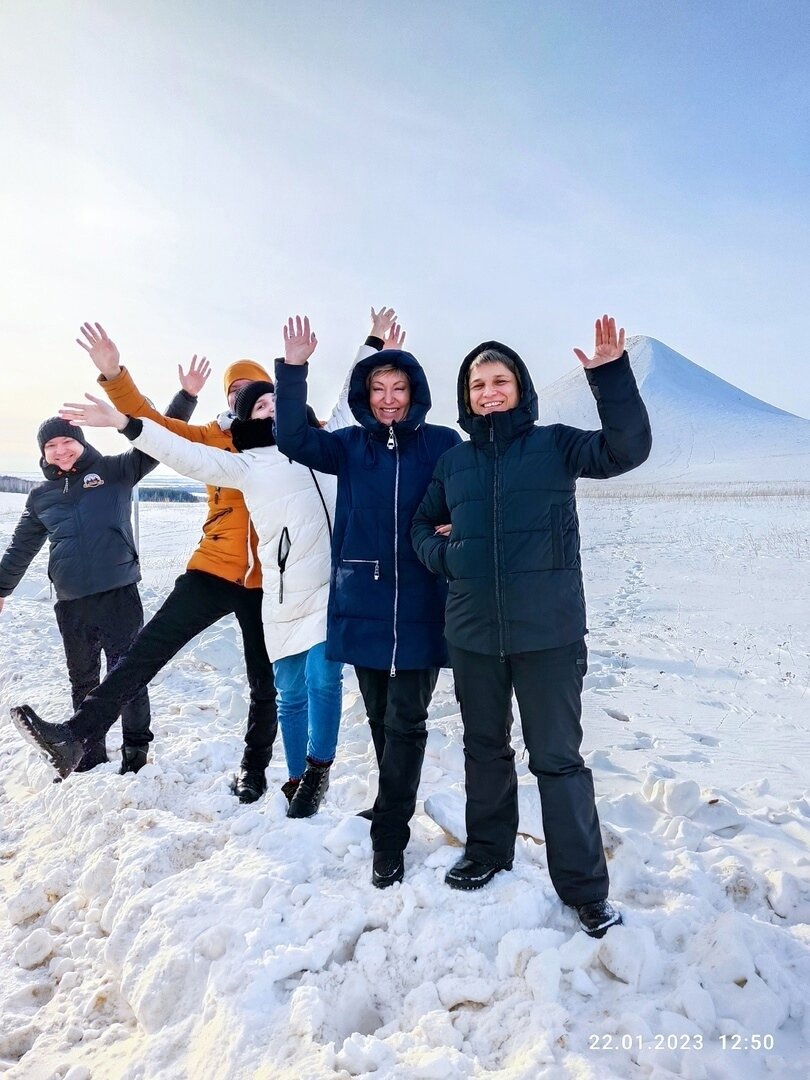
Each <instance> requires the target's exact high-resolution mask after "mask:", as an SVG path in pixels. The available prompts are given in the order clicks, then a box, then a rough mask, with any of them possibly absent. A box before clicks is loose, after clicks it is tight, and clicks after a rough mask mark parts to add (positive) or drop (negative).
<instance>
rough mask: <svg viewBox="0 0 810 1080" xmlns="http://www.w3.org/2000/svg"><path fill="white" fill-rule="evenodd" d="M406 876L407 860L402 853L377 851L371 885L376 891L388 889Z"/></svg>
mask: <svg viewBox="0 0 810 1080" xmlns="http://www.w3.org/2000/svg"><path fill="white" fill-rule="evenodd" d="M404 876H405V859H404V856H403V853H402V852H401V851H375V852H374V860H373V863H372V870H371V884H372V885H373V886H374V888H375V889H387V888H389V886H391V885H396V883H397V882H398V881H402V879H403V877H404Z"/></svg>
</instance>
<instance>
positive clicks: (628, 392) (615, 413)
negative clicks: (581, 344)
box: [556, 315, 652, 480]
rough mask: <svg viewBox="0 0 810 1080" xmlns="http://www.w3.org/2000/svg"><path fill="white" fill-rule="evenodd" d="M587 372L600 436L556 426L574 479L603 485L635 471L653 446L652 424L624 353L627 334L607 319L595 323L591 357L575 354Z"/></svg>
mask: <svg viewBox="0 0 810 1080" xmlns="http://www.w3.org/2000/svg"><path fill="white" fill-rule="evenodd" d="M574 353H575V354H576V356H577V359H578V360H579V362H580V363H581V364H582V366H583V367H584V368H585V374H586V375H587V377H588V383H589V385H590V387H591V392H592V393H593V396H594V398H595V399H596V408H597V410H598V412H599V419H600V420H601V422H602V430H601V431H582V430H580V429H579V428H573V427H567V426H566V425H564V424H558V425H557V427H556V437H557V445H558V447H559V449H560V451H561V453H562V454H563V456H564V457H565V460H566V462H567V464H568V467H569V468H570V470H571V472H572V473H573V474H574V475H575V476H586V477H589V478H590V479H594V480H604V479H606V478H608V477H610V476H619V475H620V474H621V473H625V472H629V471H630V469H635V468H636V467H637V466H638V465H641V464H642V463H643V462H644V461H646V460H647V458H648V456H649V453H650V448H651V446H652V434H651V432H650V420H649V417H648V415H647V410H646V408H645V406H644V402H643V401H642V400H641V395H640V394H639V392H638V387H637V386H636V380H635V376H634V375H633V369H632V368H631V367H630V359H629V357H628V355H627V353H626V352H625V350H624V330H623V329H621V330H619V331H618V333H617V331H616V321H615V319H613V318H610V317H608V316H607V315H603V316H602V318H601V319H597V320H596V335H595V345H594V353H593V356H591V357H589V356H587V355H586V354H585V353H584V352H583V351H582V350H581V349H574Z"/></svg>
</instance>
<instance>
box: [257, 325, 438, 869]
mask: <svg viewBox="0 0 810 1080" xmlns="http://www.w3.org/2000/svg"><path fill="white" fill-rule="evenodd" d="M391 314H392V315H393V312H392V313H391ZM284 339H285V346H286V348H285V360H284V362H281V361H278V362H277V363H276V442H277V445H278V448H279V450H281V452H282V453H284V454H288V455H289V456H290V457H291V458H292V459H293V460H294V461H299V462H301V463H302V464H303V465H308V466H309V467H310V468H311V469H317V470H319V471H320V472H325V473H333V474H336V475H337V478H338V488H337V504H336V507H335V524H334V530H333V534H332V577H331V584H330V590H329V607H328V614H327V637H326V655H327V657H328V658H329V659H330V660H338V661H342V662H344V663H348V664H353V665H354V668H355V671H356V673H357V679H358V682H359V684H360V692H361V693H362V695H363V701H364V703H365V706H366V712H367V713H368V718H369V723H370V725H371V734H372V739H373V742H374V750H375V753H376V755H377V762H378V765H379V769H380V784H379V794H378V796H377V799H376V801H375V803H374V809H373V814H372V822H371V841H372V845H373V848H374V866H373V872H372V882H373V883H374V885H376V886H377V887H378V888H385V887H387V886H389V885H393V884H395V883H396V882H397V881H401V880H402V877H403V873H404V862H403V852H404V849H405V847H406V845H407V843H408V840H409V837H410V830H409V828H408V822H409V821H410V819H411V817H412V815H413V812H414V809H415V806H416V793H417V789H418V787H419V777H420V774H421V771H422V761H423V758H424V752H425V743H426V740H427V730H426V727H425V720H426V718H427V710H428V705H429V704H430V698H431V695H432V694H433V689H434V687H435V685H436V680H437V678H438V675H439V669H440V668H441V667H443V666H445V665H446V664H447V652H446V647H445V642H444V634H443V631H444V599H445V595H446V586H445V584H444V581H441V580H438V579H436V578H435V577H433V576H432V575H431V574H429V573H427V572H426V571H425V569H424V567H422V566H421V565H420V563H419V561H418V560H417V558H416V555H415V553H414V550H413V546H412V544H411V541H410V532H409V530H410V523H411V519H412V517H413V513H414V510H415V509H416V507H417V506H418V505H419V502H420V500H421V498H422V496H423V494H424V492H425V489H426V488H427V485H428V483H429V481H430V477H431V474H432V472H433V468H434V466H435V464H436V462H437V460H438V459H439V458H440V457H441V455H442V454H443V453H444V452H445V451H446V450H448V449H449V448H450V447H451V446H455V445H456V444H457V443H458V442H459V437H458V435H457V434H456V432H455V431H452V430H451V429H450V428H446V427H437V426H435V425H432V424H426V423H425V416H426V414H427V412H428V409H429V408H430V405H431V400H430V390H429V388H428V383H427V379H426V378H425V373H424V372H423V370H422V368H421V366H420V365H419V363H418V361H417V360H416V358H415V357H413V356H412V355H411V354H410V353H408V352H404V351H403V350H401V349H393V350H387V351H385V352H384V353H382V354H381V355H380V356H379V357H378V356H371V357H368V358H367V359H365V360H361V361H360V363H358V364H357V365H355V368H354V370H353V372H352V375H351V382H350V384H349V407H350V408H351V411H352V413H353V414H354V417H355V419H356V420H357V422H358V424H359V427H358V426H353V427H347V428H341V429H340V430H338V431H334V432H327V431H323V430H320V429H317V428H312V427H310V425H309V424H308V423H307V416H306V400H307V361H308V359H309V357H310V356H311V354H312V352H313V351H314V349H315V345H316V341H315V335H314V334H311V333H310V329H309V321H308V320H305V321H304V323H303V325H302V323H301V320H300V319H298V320H297V322H296V323H295V324H294V323H293V320H292V319H291V320H290V322H289V324H288V326H287V327H286V328H285V334H284Z"/></svg>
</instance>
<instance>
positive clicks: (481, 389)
mask: <svg viewBox="0 0 810 1080" xmlns="http://www.w3.org/2000/svg"><path fill="white" fill-rule="evenodd" d="M469 394H470V411H471V412H473V413H474V414H475V415H476V416H486V415H487V413H491V412H506V411H507V410H508V409H514V408H515V406H516V405H517V403H518V402H519V401H520V390H519V389H518V382H517V379H516V377H515V374H514V372H513V371H510V370H509V368H508V367H507V366H506V364H502V363H501V362H500V361H499V360H494V361H492V362H491V363H486V364H479V365H478V366H476V367H474V368H473V369H472V371H471V372H470V381H469Z"/></svg>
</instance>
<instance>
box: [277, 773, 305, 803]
mask: <svg viewBox="0 0 810 1080" xmlns="http://www.w3.org/2000/svg"><path fill="white" fill-rule="evenodd" d="M300 783H301V777H300V776H297V777H296V778H295V779H294V780H293V779H290V780H285V781H284V783H283V784H282V785H281V794H282V795H283V796H284V798H285V799H286V800H287V802H288V803H291V802H292V800H293V795H294V794H295V793H296V791H298V785H299V784H300Z"/></svg>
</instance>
